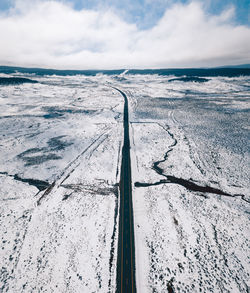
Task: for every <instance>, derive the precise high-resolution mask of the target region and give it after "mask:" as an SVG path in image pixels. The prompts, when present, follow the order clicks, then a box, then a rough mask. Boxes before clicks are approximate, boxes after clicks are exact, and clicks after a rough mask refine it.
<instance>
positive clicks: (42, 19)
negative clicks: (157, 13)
mask: <svg viewBox="0 0 250 293" xmlns="http://www.w3.org/2000/svg"><path fill="white" fill-rule="evenodd" d="M15 3H16V5H15V7H14V8H13V9H12V10H11V11H9V12H8V13H7V14H6V15H3V14H2V15H0V33H1V46H0V64H2V65H19V66H39V67H50V68H71V69H97V68H102V69H106V68H150V67H151V68H156V67H158V68H159V67H161V68H163V67H187V66H217V65H223V64H240V63H249V62H250V28H249V27H247V26H238V25H234V24H233V22H232V23H231V20H232V18H233V14H234V10H233V9H232V8H230V9H229V10H227V11H224V12H223V13H221V15H219V16H218V15H217V16H211V15H207V14H206V12H205V11H204V9H203V7H202V5H201V4H200V3H199V2H191V3H189V4H186V5H183V4H177V5H174V6H172V7H171V8H169V9H168V10H167V11H166V12H165V14H164V16H163V17H162V18H161V19H160V20H159V22H158V23H157V24H156V25H155V26H154V27H153V28H151V29H148V30H140V29H138V27H137V26H136V25H135V24H129V23H127V22H126V21H125V20H124V19H121V18H119V16H118V15H116V14H115V13H114V11H112V10H105V11H101V10H98V11H94V10H81V11H76V10H74V9H73V8H72V7H71V6H70V5H67V4H63V3H61V2H60V3H59V2H56V1H44V0H43V1H39V0H36V1H26V0H18V1H16V2H15Z"/></svg>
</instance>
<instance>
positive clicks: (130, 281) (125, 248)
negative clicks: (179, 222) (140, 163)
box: [115, 88, 136, 293]
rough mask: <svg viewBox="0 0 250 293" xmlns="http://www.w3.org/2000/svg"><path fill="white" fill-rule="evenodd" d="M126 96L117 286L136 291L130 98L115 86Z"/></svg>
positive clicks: (121, 289) (118, 289)
mask: <svg viewBox="0 0 250 293" xmlns="http://www.w3.org/2000/svg"><path fill="white" fill-rule="evenodd" d="M115 89H116V90H117V91H118V92H119V93H120V94H121V95H122V96H123V98H124V118H123V127H124V143H123V148H122V164H121V175H120V176H121V177H120V184H119V186H120V217H119V236H118V258H117V287H116V291H117V292H119V293H120V292H121V293H130V292H131V293H135V292H136V284H135V244H134V219H133V203H132V184H131V162H130V140H129V112H128V98H127V96H126V95H125V93H124V92H122V91H121V90H119V89H117V88H115Z"/></svg>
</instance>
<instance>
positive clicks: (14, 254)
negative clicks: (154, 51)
mask: <svg viewBox="0 0 250 293" xmlns="http://www.w3.org/2000/svg"><path fill="white" fill-rule="evenodd" d="M29 78H34V79H36V80H38V81H39V83H36V84H23V85H12V86H0V182H1V187H0V201H1V207H0V225H1V230H0V237H1V238H0V241H1V250H0V263H1V271H0V274H1V278H0V282H1V283H0V284H1V286H0V288H1V289H0V291H1V292H7V291H8V292H115V286H116V259H117V237H118V235H117V233H118V219H119V217H118V210H119V209H118V206H119V198H118V182H119V172H120V162H121V147H122V143H123V137H122V136H123V128H122V127H123V124H122V122H123V120H122V119H123V102H124V101H123V97H122V96H121V95H120V94H119V93H118V92H117V91H116V90H114V89H113V88H111V87H110V86H114V87H117V88H119V89H121V90H122V91H124V92H125V93H126V94H127V96H128V99H129V110H130V121H131V123H130V126H131V127H130V136H131V137H130V142H131V160H132V162H131V163H132V177H133V186H134V187H133V202H134V221H135V249H136V255H135V256H136V277H137V279H136V281H137V284H136V285H137V291H138V292H143V293H144V292H248V290H249V285H250V284H249V274H250V270H249V255H250V250H249V242H248V239H249V200H250V194H249V193H250V192H249V186H250V185H249V183H250V182H249V174H250V152H249V138H250V122H249V112H250V78H249V77H237V78H227V77H208V79H210V80H209V81H208V82H204V83H197V82H182V81H172V82H168V80H169V79H172V78H174V76H168V77H167V76H158V75H129V74H126V75H123V76H105V75H97V76H89V77H86V76H65V77H59V76H48V77H46V76H43V77H38V76H30V77H29ZM154 166H155V167H154ZM157 166H158V168H160V170H162V174H159V169H157ZM157 170H158V172H157ZM30 179H33V181H32V180H30ZM38 180H39V181H38ZM161 180H165V181H161ZM143 184H144V185H143ZM151 184H153V185H151ZM154 184H156V185H154ZM149 185H151V186H149ZM36 186H38V187H40V190H39V189H38V188H37V187H36ZM41 186H42V187H43V186H45V187H44V188H46V187H47V189H44V188H41ZM194 188H201V190H203V191H193V190H192V189H194ZM202 188H203V189H202ZM41 189H43V190H41Z"/></svg>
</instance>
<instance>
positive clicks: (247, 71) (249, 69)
mask: <svg viewBox="0 0 250 293" xmlns="http://www.w3.org/2000/svg"><path fill="white" fill-rule="evenodd" d="M0 73H5V74H18V73H20V74H33V75H40V76H43V75H61V76H66V75H77V74H80V75H87V76H94V75H96V74H98V73H99V74H100V73H102V74H106V75H114V74H115V75H119V74H122V73H124V74H125V73H126V74H158V75H175V76H229V77H233V76H241V75H250V64H242V65H233V66H232V65H229V66H222V67H215V68H168V69H130V70H126V71H125V69H118V70H58V69H45V68H25V67H13V66H0Z"/></svg>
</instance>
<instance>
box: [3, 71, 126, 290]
mask: <svg viewBox="0 0 250 293" xmlns="http://www.w3.org/2000/svg"><path fill="white" fill-rule="evenodd" d="M102 79H103V78H101V77H95V78H92V79H88V78H85V77H74V78H69V77H64V78H59V77H49V78H45V77H44V78H41V79H40V81H41V82H42V84H32V85H29V84H25V85H18V86H8V87H7V86H6V87H1V89H0V103H1V107H0V111H1V114H0V115H1V119H0V131H1V143H0V144H1V145H0V154H1V155H0V160H1V163H0V166H1V167H0V168H1V169H0V172H1V174H0V181H1V197H0V200H1V208H0V209H1V212H0V214H1V218H0V221H1V232H0V233H1V236H0V237H1V250H0V251H1V252H0V263H1V286H0V287H1V289H0V291H1V292H7V291H8V292H108V291H112V292H113V291H114V290H115V289H114V288H115V286H116V278H115V276H116V259H117V252H116V249H117V236H118V235H117V225H118V218H117V213H118V187H117V183H118V182H119V173H118V172H119V166H120V161H119V160H120V149H121V143H122V139H123V137H122V133H123V131H122V127H123V125H122V110H123V99H122V97H121V96H120V95H119V94H118V93H117V92H116V91H115V90H113V89H111V88H109V87H107V86H106V85H105V83H104V82H103V81H102ZM15 175H16V176H18V178H21V179H27V180H29V179H35V180H40V181H44V182H45V183H47V184H50V186H51V187H49V189H47V190H41V191H40V192H39V190H38V189H37V188H36V187H35V186H32V185H29V184H28V183H27V182H22V181H18V180H15V179H16V178H17V177H15ZM29 182H30V181H29ZM30 183H33V182H30Z"/></svg>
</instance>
